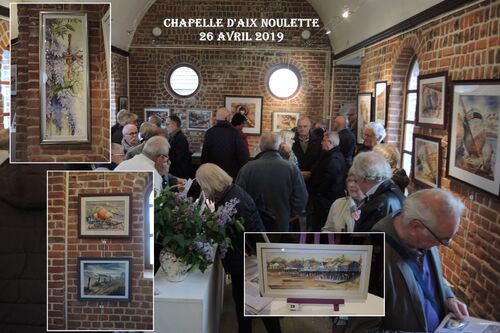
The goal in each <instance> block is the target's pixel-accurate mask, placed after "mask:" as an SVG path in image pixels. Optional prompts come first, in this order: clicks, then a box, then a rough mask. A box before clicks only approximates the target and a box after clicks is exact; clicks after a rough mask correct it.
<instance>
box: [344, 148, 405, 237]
mask: <svg viewBox="0 0 500 333" xmlns="http://www.w3.org/2000/svg"><path fill="white" fill-rule="evenodd" d="M349 174H352V175H353V176H354V177H355V178H356V180H357V183H358V186H359V188H360V189H361V191H362V192H363V193H364V194H365V195H366V198H365V201H364V203H362V204H361V206H360V210H361V212H360V217H359V219H358V220H357V221H356V224H355V225H354V231H357V232H366V231H370V230H371V228H372V227H373V226H374V225H375V223H377V222H378V221H380V220H381V219H383V218H384V217H386V216H387V215H389V214H391V213H393V212H395V211H398V210H400V209H401V208H402V206H403V201H404V195H403V193H401V191H400V189H399V187H398V186H397V185H396V184H394V183H393V182H392V181H391V177H392V170H391V167H390V166H389V163H387V161H386V160H385V158H384V157H383V156H382V155H380V154H378V153H375V152H372V151H370V152H363V153H359V154H358V155H356V157H355V158H354V161H353V163H352V166H351V169H350V170H349Z"/></svg>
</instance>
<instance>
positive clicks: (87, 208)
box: [78, 194, 132, 238]
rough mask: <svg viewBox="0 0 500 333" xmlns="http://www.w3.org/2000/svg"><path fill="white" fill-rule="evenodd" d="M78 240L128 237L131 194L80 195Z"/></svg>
mask: <svg viewBox="0 0 500 333" xmlns="http://www.w3.org/2000/svg"><path fill="white" fill-rule="evenodd" d="M78 200H79V201H78V204H79V213H80V216H79V219H78V236H79V237H80V238H85V237H93V238H96V237H98V238H112V237H129V236H130V220H131V218H130V212H131V203H132V194H80V195H79V196H78Z"/></svg>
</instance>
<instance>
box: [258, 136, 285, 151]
mask: <svg viewBox="0 0 500 333" xmlns="http://www.w3.org/2000/svg"><path fill="white" fill-rule="evenodd" d="M280 144H281V138H280V136H279V135H278V134H277V133H273V132H267V133H264V134H262V136H261V137H260V144H259V146H260V151H267V150H278V149H279V147H280Z"/></svg>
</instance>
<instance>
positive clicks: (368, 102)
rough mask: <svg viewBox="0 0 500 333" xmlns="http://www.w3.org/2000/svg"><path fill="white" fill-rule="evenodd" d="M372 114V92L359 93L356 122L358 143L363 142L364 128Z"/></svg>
mask: <svg viewBox="0 0 500 333" xmlns="http://www.w3.org/2000/svg"><path fill="white" fill-rule="evenodd" d="M371 114H372V93H369V92H366V93H359V94H358V113H357V117H356V118H357V119H356V121H357V124H356V133H354V134H355V135H356V138H357V143H360V144H362V143H363V129H364V128H365V126H366V124H368V123H369V122H370V119H371V117H372V116H371Z"/></svg>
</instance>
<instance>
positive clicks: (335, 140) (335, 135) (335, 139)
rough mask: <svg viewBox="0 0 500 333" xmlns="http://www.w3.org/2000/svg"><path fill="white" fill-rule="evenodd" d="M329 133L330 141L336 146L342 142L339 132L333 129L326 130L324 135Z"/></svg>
mask: <svg viewBox="0 0 500 333" xmlns="http://www.w3.org/2000/svg"><path fill="white" fill-rule="evenodd" d="M325 135H327V136H328V141H330V143H331V144H332V145H333V146H334V147H337V146H338V145H339V143H340V137H339V133H337V132H335V131H331V132H326V133H325V134H323V136H325Z"/></svg>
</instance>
